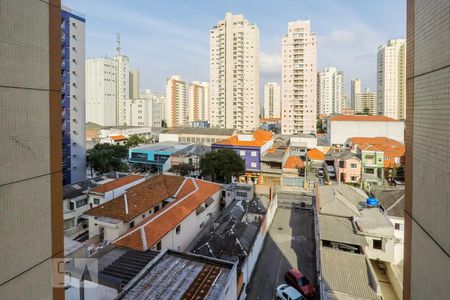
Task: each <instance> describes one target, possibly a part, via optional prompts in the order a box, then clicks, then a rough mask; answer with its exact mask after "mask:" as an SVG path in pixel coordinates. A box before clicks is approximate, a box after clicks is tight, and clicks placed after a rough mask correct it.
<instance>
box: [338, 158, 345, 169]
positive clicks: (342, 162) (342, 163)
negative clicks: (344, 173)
mask: <svg viewBox="0 0 450 300" xmlns="http://www.w3.org/2000/svg"><path fill="white" fill-rule="evenodd" d="M339 168H345V162H344V161H343V160H340V161H339Z"/></svg>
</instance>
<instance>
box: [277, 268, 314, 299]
mask: <svg viewBox="0 0 450 300" xmlns="http://www.w3.org/2000/svg"><path fill="white" fill-rule="evenodd" d="M284 280H286V282H287V283H288V284H289V285H291V286H293V287H294V288H295V289H296V290H297V291H299V292H300V293H302V295H303V296H305V297H306V298H312V297H314V295H315V294H316V288H315V286H314V285H313V284H312V283H311V282H310V281H309V280H308V278H306V276H305V275H303V274H302V272H300V271H299V270H297V269H290V270H289V271H287V272H286V274H285V275H284Z"/></svg>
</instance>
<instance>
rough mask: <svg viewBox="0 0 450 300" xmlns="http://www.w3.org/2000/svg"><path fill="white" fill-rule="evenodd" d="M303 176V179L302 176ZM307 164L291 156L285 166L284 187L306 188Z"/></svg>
mask: <svg viewBox="0 0 450 300" xmlns="http://www.w3.org/2000/svg"><path fill="white" fill-rule="evenodd" d="M300 174H303V177H301V176H300ZM304 174H305V162H304V161H303V160H302V159H300V158H299V157H298V156H296V155H291V156H289V157H288V158H287V159H286V161H285V163H284V165H283V175H282V178H281V185H282V186H292V187H304V185H305V178H304Z"/></svg>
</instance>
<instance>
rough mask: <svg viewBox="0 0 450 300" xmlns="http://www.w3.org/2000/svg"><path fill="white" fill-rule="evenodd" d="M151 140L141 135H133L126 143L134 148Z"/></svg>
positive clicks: (128, 146)
mask: <svg viewBox="0 0 450 300" xmlns="http://www.w3.org/2000/svg"><path fill="white" fill-rule="evenodd" d="M148 142H149V141H148V140H147V139H146V138H143V137H140V136H139V135H136V134H135V135H132V136H130V137H129V138H128V140H127V142H126V143H125V147H126V148H133V147H136V146H138V145H140V144H145V143H148Z"/></svg>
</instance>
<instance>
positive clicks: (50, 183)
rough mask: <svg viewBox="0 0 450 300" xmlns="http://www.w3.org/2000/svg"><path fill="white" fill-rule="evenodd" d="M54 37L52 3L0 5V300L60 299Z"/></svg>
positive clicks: (56, 4)
mask: <svg viewBox="0 0 450 300" xmlns="http://www.w3.org/2000/svg"><path fill="white" fill-rule="evenodd" d="M62 38H67V37H64V36H62V34H61V3H60V1H57V0H50V1H39V0H14V1H1V2H0V40H1V42H0V53H1V55H0V72H1V75H0V132H1V135H0V153H1V155H0V166H1V168H0V299H64V287H63V286H62V287H61V288H57V285H54V281H53V280H55V282H59V283H62V284H64V282H63V281H64V280H63V279H64V277H62V278H61V277H58V276H57V272H56V270H55V269H53V267H54V265H53V261H52V258H56V257H62V256H63V255H64V240H63V228H64V227H63V217H62V213H63V207H62V204H63V201H62V200H63V197H62V170H61V164H62V133H61V129H62V125H61V120H62V119H61V99H62V98H61V86H62V84H61V58H62V57H61V39H62ZM80 63H82V62H80ZM63 265H64V263H62V267H63ZM54 270H55V273H53V271H54ZM63 271H64V270H61V272H63ZM58 278H59V280H58ZM61 280H62V281H61Z"/></svg>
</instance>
